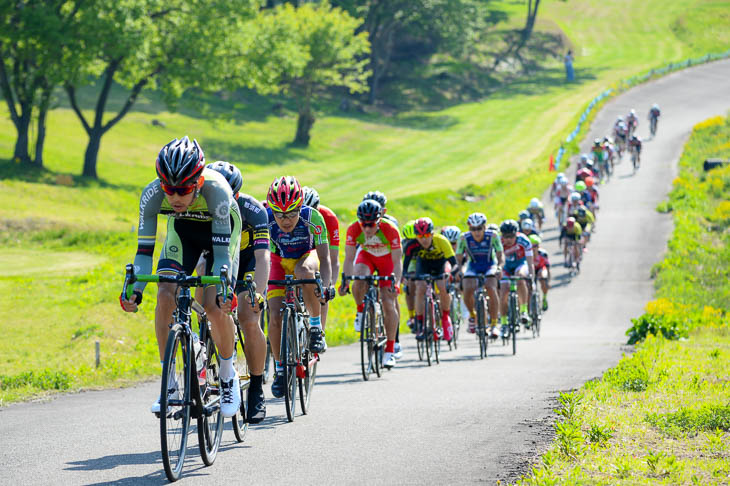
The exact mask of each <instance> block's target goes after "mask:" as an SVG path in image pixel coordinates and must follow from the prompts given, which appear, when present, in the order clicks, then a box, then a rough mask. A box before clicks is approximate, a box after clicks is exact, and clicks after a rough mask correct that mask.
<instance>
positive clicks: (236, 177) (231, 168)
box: [205, 160, 243, 196]
mask: <svg viewBox="0 0 730 486" xmlns="http://www.w3.org/2000/svg"><path fill="white" fill-rule="evenodd" d="M205 167H206V168H207V169H213V170H214V171H216V172H218V173H219V174H220V175H222V176H223V177H225V178H226V180H227V181H228V184H230V186H231V189H233V195H234V196H235V195H236V194H237V193H238V191H240V190H241V186H243V176H241V171H240V170H238V167H236V166H235V165H233V164H231V163H230V162H225V161H223V160H219V161H217V162H213V163H212V164H208V165H206V166H205Z"/></svg>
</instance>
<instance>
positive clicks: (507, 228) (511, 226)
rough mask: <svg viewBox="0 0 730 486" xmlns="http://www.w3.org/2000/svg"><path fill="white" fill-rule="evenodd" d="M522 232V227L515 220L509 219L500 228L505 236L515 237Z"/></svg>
mask: <svg viewBox="0 0 730 486" xmlns="http://www.w3.org/2000/svg"><path fill="white" fill-rule="evenodd" d="M519 230H520V226H519V225H518V224H517V221H515V220H514V219H507V220H504V221H502V224H501V225H500V226H499V231H500V232H501V233H502V234H503V235H514V234H516V233H517V232H518V231H519Z"/></svg>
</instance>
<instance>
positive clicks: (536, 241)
mask: <svg viewBox="0 0 730 486" xmlns="http://www.w3.org/2000/svg"><path fill="white" fill-rule="evenodd" d="M528 238H529V239H530V243H532V245H533V246H538V245H539V244H540V243H542V240H541V239H540V237H539V236H537V235H536V234H531V235H530V236H528Z"/></svg>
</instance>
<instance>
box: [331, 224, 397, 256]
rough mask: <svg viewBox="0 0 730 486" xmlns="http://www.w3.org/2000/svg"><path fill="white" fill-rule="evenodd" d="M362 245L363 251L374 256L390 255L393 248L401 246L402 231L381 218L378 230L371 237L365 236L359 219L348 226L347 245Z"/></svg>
mask: <svg viewBox="0 0 730 486" xmlns="http://www.w3.org/2000/svg"><path fill="white" fill-rule="evenodd" d="M358 244H359V245H360V247H361V249H362V251H364V252H367V253H370V254H372V255H374V256H383V255H388V254H389V253H390V252H391V251H392V250H397V249H398V248H400V233H399V232H398V228H396V226H395V225H394V224H393V223H391V222H390V221H388V220H387V219H381V220H380V223H379V227H378V231H377V232H376V233H375V234H374V235H373V236H371V237H370V238H366V237H365V233H363V232H362V226H360V222H359V221H355V222H354V223H352V224H351V225H350V226H349V227H348V228H347V240H346V241H345V245H347V246H356V245H358Z"/></svg>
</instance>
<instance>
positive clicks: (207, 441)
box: [197, 332, 243, 466]
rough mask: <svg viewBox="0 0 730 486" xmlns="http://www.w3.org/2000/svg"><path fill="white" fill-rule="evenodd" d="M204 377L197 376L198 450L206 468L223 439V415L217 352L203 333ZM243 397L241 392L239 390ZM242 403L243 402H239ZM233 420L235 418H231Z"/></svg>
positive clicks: (206, 334) (212, 343)
mask: <svg viewBox="0 0 730 486" xmlns="http://www.w3.org/2000/svg"><path fill="white" fill-rule="evenodd" d="M205 351H206V356H207V358H206V362H205V377H203V376H202V373H201V376H198V388H199V390H200V404H201V406H202V407H201V408H202V409H203V410H202V413H200V414H199V416H198V423H197V428H198V448H199V449H200V457H201V458H202V459H203V463H205V465H206V466H210V465H212V464H213V462H214V461H215V457H216V455H217V454H218V448H219V447H220V444H221V437H223V414H221V407H220V390H219V388H218V387H219V383H220V382H219V381H218V380H219V373H218V370H219V369H220V367H219V363H218V350H217V349H216V347H215V343H214V342H213V338H212V337H211V336H210V333H208V332H206V333H205ZM241 395H243V390H241ZM241 403H243V400H241ZM233 420H235V416H234V417H233Z"/></svg>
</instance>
